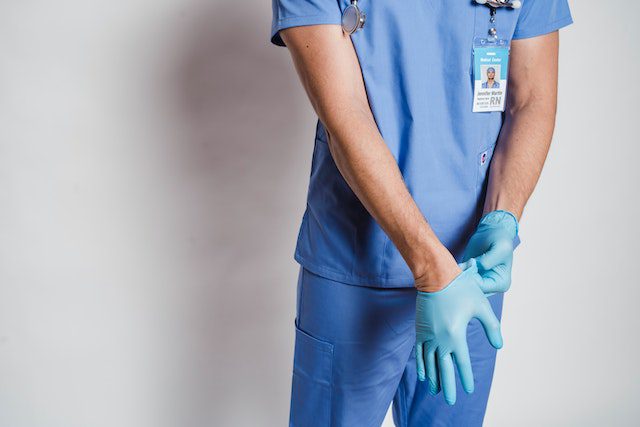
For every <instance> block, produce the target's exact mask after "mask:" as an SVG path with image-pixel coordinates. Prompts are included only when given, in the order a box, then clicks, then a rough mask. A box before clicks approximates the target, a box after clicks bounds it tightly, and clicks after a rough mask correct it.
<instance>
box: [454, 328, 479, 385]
mask: <svg viewBox="0 0 640 427" xmlns="http://www.w3.org/2000/svg"><path fill="white" fill-rule="evenodd" d="M453 358H454V360H455V362H456V367H457V368H458V373H459V374H460V382H461V383H462V388H463V389H464V391H466V392H467V393H473V390H474V384H473V369H472V368H471V358H470V357H469V346H468V345H467V340H466V337H465V339H464V340H462V342H460V344H459V345H458V348H457V349H456V351H455V352H454V353H453Z"/></svg>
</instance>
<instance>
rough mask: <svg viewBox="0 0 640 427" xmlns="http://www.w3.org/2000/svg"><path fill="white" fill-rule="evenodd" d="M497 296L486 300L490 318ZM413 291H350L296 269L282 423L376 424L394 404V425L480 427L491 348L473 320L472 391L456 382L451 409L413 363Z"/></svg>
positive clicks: (498, 305) (301, 426)
mask: <svg viewBox="0 0 640 427" xmlns="http://www.w3.org/2000/svg"><path fill="white" fill-rule="evenodd" d="M502 297H503V294H501V293H500V294H495V295H493V296H491V297H489V301H490V302H491V306H492V307H493V310H494V312H495V313H496V316H498V318H500V315H501V312H502ZM415 303H416V290H415V288H386V289H385V288H377V287H365V286H353V285H347V284H343V283H340V282H336V281H333V280H330V279H326V278H324V277H320V276H318V275H316V274H313V273H311V272H310V271H308V270H306V269H304V268H302V267H301V268H300V273H299V276H298V288H297V307H296V313H297V315H296V324H295V333H296V336H295V355H294V362H293V383H292V391H291V408H290V420H289V425H290V426H295V427H339V426H348V427H379V426H380V425H381V424H382V421H383V420H384V417H385V415H386V412H387V409H388V408H389V404H390V403H391V402H392V401H393V419H394V421H395V424H396V426H399V427H414V426H416V427H417V426H421V427H426V426H428V427H440V426H452V427H467V426H481V425H482V419H483V418H484V413H485V409H486V406H487V400H488V398H489V389H490V387H491V379H492V377H493V368H494V365H495V359H496V350H495V349H494V348H493V347H492V346H491V345H490V344H489V342H488V340H487V338H486V336H485V333H484V330H483V329H482V326H481V325H480V322H478V320H476V319H474V320H473V321H471V323H469V327H468V330H467V340H468V344H469V351H470V354H471V364H472V367H473V373H474V376H475V377H474V378H475V391H474V392H473V393H472V394H466V393H465V392H464V391H463V389H462V385H461V384H460V380H459V379H458V378H457V379H456V383H457V390H458V393H457V395H458V397H457V401H456V404H455V405H454V406H449V405H447V404H446V402H445V401H444V397H443V396H442V392H440V393H439V394H438V395H436V396H431V395H429V392H428V391H427V382H426V381H425V382H419V381H418V379H417V375H416V362H415V348H414V344H415V325H414V320H415Z"/></svg>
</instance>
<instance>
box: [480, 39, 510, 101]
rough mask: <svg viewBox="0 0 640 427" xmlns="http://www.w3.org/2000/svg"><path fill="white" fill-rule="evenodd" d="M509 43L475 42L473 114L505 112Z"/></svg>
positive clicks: (505, 41)
mask: <svg viewBox="0 0 640 427" xmlns="http://www.w3.org/2000/svg"><path fill="white" fill-rule="evenodd" d="M508 67H509V41H508V40H503V39H497V40H488V39H485V38H476V39H475V40H474V41H473V112H474V113H481V112H490V111H504V104H505V101H506V99H507V76H508Z"/></svg>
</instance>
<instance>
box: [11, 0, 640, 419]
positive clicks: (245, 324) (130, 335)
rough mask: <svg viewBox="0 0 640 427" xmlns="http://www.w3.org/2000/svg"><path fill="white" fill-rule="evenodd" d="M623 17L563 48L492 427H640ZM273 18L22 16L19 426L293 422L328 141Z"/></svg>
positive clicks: (633, 179)
mask: <svg viewBox="0 0 640 427" xmlns="http://www.w3.org/2000/svg"><path fill="white" fill-rule="evenodd" d="M601 3H602V2H596V1H592V0H583V1H581V2H573V3H572V6H573V8H572V10H573V14H574V18H575V21H576V24H574V25H573V26H571V27H569V28H568V29H566V30H563V31H562V36H561V61H560V62H561V77H560V99H559V111H558V125H557V130H556V133H555V142H554V145H553V147H552V150H551V153H550V157H549V161H548V164H547V167H546V169H545V171H544V174H543V177H542V180H541V182H540V185H539V187H538V190H537V192H536V193H535V195H534V197H533V198H532V200H531V202H530V203H529V206H528V208H527V210H526V211H525V216H524V218H523V221H522V232H521V233H522V234H521V235H522V241H523V243H522V245H521V246H520V248H519V249H518V251H517V258H516V261H515V266H514V269H515V271H514V284H513V287H512V289H511V290H510V291H509V293H508V296H507V298H506V305H505V309H504V323H503V331H504V337H505V347H504V349H503V350H501V351H500V353H499V358H498V366H497V370H496V375H495V381H494V387H493V391H492V396H491V399H490V403H489V408H488V413H487V417H486V425H488V426H514V425H517V426H541V425H544V426H580V427H585V426H603V425H607V426H629V425H632V424H634V423H635V422H636V420H637V418H638V417H639V416H640V407H639V406H638V404H637V402H638V399H639V398H640V368H639V366H638V363H637V362H636V359H637V354H638V350H639V346H638V343H637V337H638V333H637V328H638V327H639V326H640V322H639V321H640V318H639V317H640V315H639V314H638V311H637V309H636V307H637V305H638V299H639V298H640V280H639V279H638V255H639V251H638V249H637V244H638V241H639V240H640V225H639V223H638V220H637V219H638V217H639V216H640V204H639V200H638V199H639V191H638V188H637V187H638V184H639V183H640V172H639V169H638V167H637V164H638V161H639V159H640V141H639V138H638V125H639V124H640V117H639V114H638V106H637V101H638V99H639V98H640V90H639V87H638V77H637V76H638V68H639V66H640V58H639V56H640V49H639V48H638V42H639V41H640V30H639V29H638V28H639V27H638V25H636V24H637V22H636V18H637V16H638V15H639V14H640V6H639V3H638V2H630V3H629V4H628V5H624V6H612V7H604V6H602V5H601ZM270 7H271V6H270V2H269V1H268V0H263V1H261V2H259V1H255V0H251V1H231V0H224V1H220V0H214V1H213V2H212V1H211V0H209V1H206V0H200V1H196V0H153V1H151V0H139V1H135V2H131V1H124V0H118V1H111V2H104V1H100V2H99V1H97V0H82V1H81V0H66V1H63V2H45V1H21V2H9V1H4V2H2V3H0V52H1V54H0V426H2V427H87V426H91V427H185V426H188V427H205V426H282V425H286V421H287V416H288V402H289V390H290V380H291V378H290V371H291V362H292V354H293V348H292V344H293V318H294V302H295V279H296V274H297V264H295V262H294V261H293V259H292V254H293V249H294V244H295V238H296V235H297V231H298V226H299V223H300V219H301V216H302V212H303V209H304V206H305V193H306V187H307V183H308V176H309V167H310V156H311V150H312V143H313V135H314V123H315V121H314V115H313V111H312V109H311V107H310V105H309V103H308V101H307V99H306V96H305V94H304V92H303V90H302V87H301V85H300V84H299V82H298V80H297V76H296V74H295V72H294V69H293V66H292V64H291V60H290V58H289V55H288V52H287V50H286V49H283V48H277V47H275V46H271V45H270V44H269V43H268V35H269V25H270V19H271V8H270ZM385 425H391V424H390V421H389V420H387V421H386V422H385Z"/></svg>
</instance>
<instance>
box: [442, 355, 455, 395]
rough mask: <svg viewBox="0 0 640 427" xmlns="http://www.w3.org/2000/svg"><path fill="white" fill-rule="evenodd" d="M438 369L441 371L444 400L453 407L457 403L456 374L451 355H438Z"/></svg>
mask: <svg viewBox="0 0 640 427" xmlns="http://www.w3.org/2000/svg"><path fill="white" fill-rule="evenodd" d="M438 368H439V369H440V384H441V386H442V391H443V392H444V400H445V401H446V402H447V403H448V404H449V405H453V404H454V403H456V374H455V370H454V369H453V360H452V359H451V353H447V354H446V355H444V356H441V355H438Z"/></svg>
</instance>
